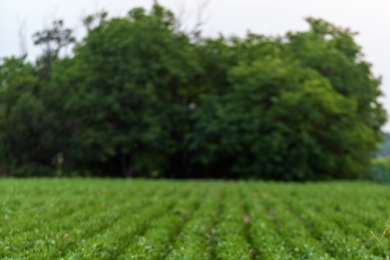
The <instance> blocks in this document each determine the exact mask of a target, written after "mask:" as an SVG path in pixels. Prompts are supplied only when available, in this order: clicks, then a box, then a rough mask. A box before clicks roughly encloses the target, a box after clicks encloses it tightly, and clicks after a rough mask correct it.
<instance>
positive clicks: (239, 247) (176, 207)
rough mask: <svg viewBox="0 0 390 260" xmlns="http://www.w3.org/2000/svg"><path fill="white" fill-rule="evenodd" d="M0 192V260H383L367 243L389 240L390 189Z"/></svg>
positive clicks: (155, 187) (230, 185)
mask: <svg viewBox="0 0 390 260" xmlns="http://www.w3.org/2000/svg"><path fill="white" fill-rule="evenodd" d="M0 192H1V197H2V207H1V208H0V236H1V237H2V239H1V241H0V258H1V259H9V260H10V259H38V260H39V259H42V260H43V259H73V260H76V259H109V260H114V259H162V258H164V259H165V258H166V259H178V260H179V259H194V260H196V259H228V260H236V259H266V260H268V259H269V260H274V259H280V260H281V259H323V260H325V259H347V260H349V259H351V260H352V259H378V260H379V259H383V256H384V255H388V247H387V245H385V248H384V250H382V246H381V244H380V243H379V242H378V241H377V240H376V239H375V238H374V237H372V236H371V231H372V232H373V233H374V234H382V233H383V230H384V228H385V227H386V234H385V235H386V237H385V238H387V235H388V233H387V232H388V231H389V230H388V228H389V223H387V225H386V219H387V216H388V199H387V198H388V195H387V194H388V187H385V186H384V185H379V184H374V183H368V182H332V183H329V182H328V183H319V182H317V183H306V184H304V185H303V184H296V183H295V184H291V183H290V184H286V183H284V184H283V183H272V182H218V181H213V182H211V181H209V182H205V181H145V180H131V181H123V180H107V179H105V180H99V179H60V180H59V179H4V180H2V182H0ZM53 220H55V221H53ZM378 238H379V239H380V240H381V241H382V243H387V241H386V240H385V238H383V239H381V237H380V235H379V237H378Z"/></svg>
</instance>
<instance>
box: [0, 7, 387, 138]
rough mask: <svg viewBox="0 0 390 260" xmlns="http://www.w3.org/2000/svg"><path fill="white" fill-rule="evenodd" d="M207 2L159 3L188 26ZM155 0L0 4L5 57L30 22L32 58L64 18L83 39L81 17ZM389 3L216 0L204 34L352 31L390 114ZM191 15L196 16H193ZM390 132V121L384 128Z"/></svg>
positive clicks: (112, 13) (118, 12)
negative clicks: (316, 26)
mask: <svg viewBox="0 0 390 260" xmlns="http://www.w3.org/2000/svg"><path fill="white" fill-rule="evenodd" d="M203 2H204V1H203V0H160V1H159V3H160V4H162V5H163V6H165V7H167V8H169V9H170V10H172V11H174V12H177V11H178V10H180V8H181V7H182V6H185V9H186V10H187V15H188V17H189V18H188V21H189V22H188V24H189V25H191V21H193V18H194V16H195V13H196V9H197V7H198V6H200V5H201V4H202V3H203ZM152 3H153V1H152V0H99V1H98V0H0V37H1V41H0V57H4V56H11V55H19V54H20V52H21V51H20V47H19V39H18V30H19V28H20V25H21V24H22V22H23V21H24V20H25V21H26V27H25V29H26V37H27V41H28V53H29V59H30V60H33V59H34V58H35V57H36V55H38V54H39V53H40V49H39V48H37V47H35V46H34V45H33V43H32V38H31V35H32V34H33V33H34V32H36V31H39V30H42V28H44V26H45V25H49V24H50V23H51V22H52V20H53V19H63V20H64V22H65V26H66V27H71V28H74V29H76V32H77V33H78V35H79V36H82V34H83V30H82V27H81V17H83V16H84V15H88V14H92V13H94V12H95V11H98V10H101V9H105V10H107V11H108V13H109V15H110V16H118V15H124V14H126V13H127V12H128V11H129V10H130V9H132V8H134V7H138V6H143V7H145V8H148V9H149V8H150V7H151V5H152ZM389 11H390V1H389V0H294V1H292V0H211V1H210V3H209V5H208V7H207V9H206V17H208V18H209V19H208V22H207V24H206V25H205V26H204V35H206V36H216V35H217V34H218V33H219V32H221V33H223V34H224V35H226V36H228V35H232V34H235V35H239V36H244V35H245V34H246V31H247V30H250V31H252V32H254V33H259V34H265V35H283V34H285V33H286V32H287V31H297V30H306V29H308V26H307V24H306V22H305V21H304V17H308V16H312V17H315V18H323V19H325V20H327V21H329V22H331V23H334V24H336V25H338V26H343V27H349V28H351V29H352V30H353V31H358V32H359V33H360V34H359V36H357V37H356V40H357V42H358V43H359V44H360V45H361V46H362V47H363V53H365V54H366V60H368V61H369V62H371V63H372V64H373V71H374V74H375V75H376V76H378V75H381V76H383V84H382V86H381V88H382V91H383V92H384V93H385V95H386V96H385V97H383V98H381V101H382V103H383V104H384V106H385V107H386V109H387V111H390V71H389V69H390V50H389V49H388V48H389V46H390V30H389V24H390V15H389ZM191 14H192V16H191ZM384 130H386V131H390V122H389V123H387V125H386V126H385V127H384Z"/></svg>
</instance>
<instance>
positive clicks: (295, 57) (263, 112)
mask: <svg viewBox="0 0 390 260" xmlns="http://www.w3.org/2000/svg"><path fill="white" fill-rule="evenodd" d="M107 17H108V14H107V13H106V12H104V11H103V12H100V13H96V14H92V15H89V16H86V17H85V18H84V20H83V22H84V25H85V27H86V29H87V35H86V36H85V38H84V39H82V40H81V41H79V42H77V43H76V44H75V48H74V50H73V53H72V55H71V56H69V57H61V55H60V52H61V50H62V48H63V47H65V46H67V45H69V44H72V43H73V42H74V40H75V39H74V38H73V32H72V31H71V30H70V29H66V28H64V23H63V21H54V22H53V26H52V27H51V28H48V29H45V30H43V31H40V32H37V33H36V34H34V41H35V43H36V44H38V45H44V46H46V48H45V49H44V50H43V54H42V56H41V57H40V58H38V59H37V61H36V63H35V64H33V65H32V64H30V63H28V62H26V61H25V60H24V59H18V58H6V59H4V60H3V61H2V63H1V65H0V84H1V89H0V168H4V169H5V168H6V169H11V170H10V172H11V173H8V172H7V173H6V174H7V175H13V176H31V175H34V176H41V175H46V176H51V175H52V174H49V172H56V171H57V174H56V175H64V176H66V175H71V173H72V172H73V173H74V172H88V173H90V174H92V175H95V176H112V177H118V176H121V177H136V176H141V177H154V178H155V177H168V178H247V179H250V178H256V179H273V180H290V181H308V180H326V179H355V178H359V177H362V176H366V175H367V173H368V172H369V165H370V160H371V155H372V153H373V151H375V149H377V143H379V142H380V141H381V140H382V132H381V130H380V129H381V127H382V126H383V125H384V123H385V121H386V119H387V115H386V112H385V110H384V108H383V106H382V104H380V103H379V101H378V97H380V96H381V95H382V93H381V91H380V89H379V85H380V83H381V80H380V78H379V77H375V76H374V75H373V74H372V72H371V65H370V64H369V63H367V62H366V61H364V60H363V53H362V52H361V48H360V46H358V45H357V44H356V43H355V41H354V36H355V35H356V33H354V32H352V31H350V30H349V29H344V28H339V27H337V26H334V25H332V24H330V23H328V22H326V21H323V20H321V19H313V18H308V19H307V22H308V23H309V25H310V29H309V30H308V31H304V32H294V33H292V32H290V33H287V34H286V35H285V36H283V37H276V38H274V37H266V36H263V35H256V34H253V33H248V35H247V36H246V37H244V38H239V37H230V38H229V37H224V36H223V35H220V36H219V37H218V38H214V39H213V38H200V37H199V36H200V34H199V32H198V34H197V39H196V40H194V39H193V38H191V36H190V35H187V34H186V33H184V32H182V31H179V30H178V27H177V22H178V21H177V20H176V18H175V16H174V15H173V13H172V12H171V11H169V10H167V9H165V8H163V7H162V6H160V5H159V4H158V3H157V2H156V3H154V4H153V6H152V8H151V9H150V10H148V11H147V10H145V9H143V8H134V9H132V10H130V11H129V12H128V14H127V15H126V16H124V17H114V18H111V19H108V18H107ZM60 155H61V157H62V158H63V160H62V162H61V165H60V166H59V165H58V163H57V158H58V157H59V156H60ZM28 165H31V167H32V168H35V169H38V170H31V171H26V173H25V174H23V172H22V170H21V169H26V167H28ZM44 168H45V169H47V170H44ZM51 169H52V170H53V171H50V170H51ZM55 169H57V170H55ZM59 169H60V170H59ZM38 172H41V173H38Z"/></svg>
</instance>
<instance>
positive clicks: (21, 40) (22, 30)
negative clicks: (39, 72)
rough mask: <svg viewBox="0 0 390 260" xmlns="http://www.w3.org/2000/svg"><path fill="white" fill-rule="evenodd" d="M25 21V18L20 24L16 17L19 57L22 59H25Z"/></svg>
mask: <svg viewBox="0 0 390 260" xmlns="http://www.w3.org/2000/svg"><path fill="white" fill-rule="evenodd" d="M26 21H27V19H26V18H25V19H24V20H23V21H22V22H20V21H19V17H18V24H19V25H18V26H19V30H18V38H19V47H20V55H21V57H22V58H26V57H27V38H26V33H27V32H26V30H27V29H26Z"/></svg>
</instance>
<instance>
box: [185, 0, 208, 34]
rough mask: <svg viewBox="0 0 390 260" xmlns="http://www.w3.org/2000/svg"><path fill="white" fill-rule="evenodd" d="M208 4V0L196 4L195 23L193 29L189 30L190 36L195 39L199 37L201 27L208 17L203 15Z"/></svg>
mask: <svg viewBox="0 0 390 260" xmlns="http://www.w3.org/2000/svg"><path fill="white" fill-rule="evenodd" d="M209 4H210V0H205V1H204V2H203V3H202V4H201V5H199V6H198V9H197V12H196V23H195V25H194V27H193V29H192V30H191V31H190V32H189V35H190V36H192V37H193V38H194V39H195V40H199V39H200V36H201V35H200V34H201V28H202V26H204V25H205V24H206V23H207V21H208V18H205V17H204V13H205V10H206V8H207V6H208V5H209Z"/></svg>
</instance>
